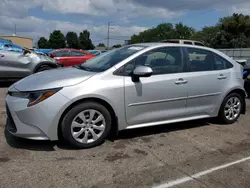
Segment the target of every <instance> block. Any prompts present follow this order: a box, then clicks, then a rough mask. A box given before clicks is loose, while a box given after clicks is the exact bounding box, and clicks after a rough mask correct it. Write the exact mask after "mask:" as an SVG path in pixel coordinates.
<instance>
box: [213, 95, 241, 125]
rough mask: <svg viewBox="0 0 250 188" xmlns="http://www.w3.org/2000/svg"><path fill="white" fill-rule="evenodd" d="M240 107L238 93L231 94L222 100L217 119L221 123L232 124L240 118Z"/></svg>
mask: <svg viewBox="0 0 250 188" xmlns="http://www.w3.org/2000/svg"><path fill="white" fill-rule="evenodd" d="M242 107H243V99H242V97H241V96H240V95H239V94H238V93H231V94H229V95H228V96H226V98H225V99H224V101H223V103H222V105H221V108H220V112H219V116H218V117H219V119H220V120H221V121H222V122H223V123H226V124H232V123H234V122H235V121H237V119H238V118H239V117H240V114H241V110H242Z"/></svg>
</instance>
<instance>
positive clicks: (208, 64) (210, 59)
mask: <svg viewBox="0 0 250 188" xmlns="http://www.w3.org/2000/svg"><path fill="white" fill-rule="evenodd" d="M214 63H215V58H214V56H213V54H208V55H207V56H206V58H205V60H204V63H203V70H205V71H206V70H214Z"/></svg>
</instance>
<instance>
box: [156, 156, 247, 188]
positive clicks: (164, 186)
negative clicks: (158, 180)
mask: <svg viewBox="0 0 250 188" xmlns="http://www.w3.org/2000/svg"><path fill="white" fill-rule="evenodd" d="M248 160H250V156H249V157H246V158H243V159H240V160H237V161H234V162H231V163H227V164H224V165H220V166H217V167H214V168H210V169H208V170H205V171H202V172H199V173H196V174H193V175H191V176H185V177H182V178H179V179H176V180H174V181H169V182H166V183H163V184H160V185H157V186H153V187H154V188H168V187H173V186H175V185H179V184H182V183H185V182H188V181H191V180H195V179H197V178H199V177H201V176H204V175H206V174H210V173H212V172H214V171H217V170H221V169H224V168H227V167H229V166H233V165H236V164H239V163H242V162H245V161H248Z"/></svg>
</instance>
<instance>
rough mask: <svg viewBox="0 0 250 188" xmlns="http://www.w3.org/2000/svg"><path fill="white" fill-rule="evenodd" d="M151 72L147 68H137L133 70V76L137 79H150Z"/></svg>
mask: <svg viewBox="0 0 250 188" xmlns="http://www.w3.org/2000/svg"><path fill="white" fill-rule="evenodd" d="M152 73H153V70H152V69H151V68H150V67H147V66H138V67H136V68H135V69H134V71H133V75H134V76H138V77H150V76H151V75H152Z"/></svg>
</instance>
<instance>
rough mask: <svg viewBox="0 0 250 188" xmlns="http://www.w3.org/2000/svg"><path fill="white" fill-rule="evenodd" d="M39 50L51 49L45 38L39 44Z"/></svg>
mask: <svg viewBox="0 0 250 188" xmlns="http://www.w3.org/2000/svg"><path fill="white" fill-rule="evenodd" d="M37 45H38V48H49V42H48V40H47V39H46V38H45V37H41V38H40V39H39V40H38V42H37Z"/></svg>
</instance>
